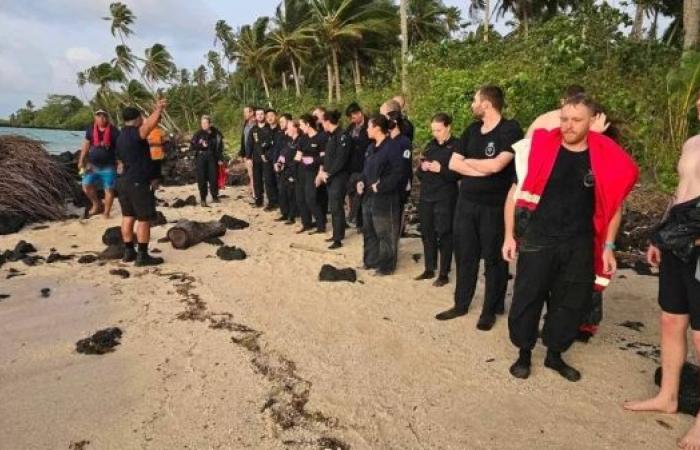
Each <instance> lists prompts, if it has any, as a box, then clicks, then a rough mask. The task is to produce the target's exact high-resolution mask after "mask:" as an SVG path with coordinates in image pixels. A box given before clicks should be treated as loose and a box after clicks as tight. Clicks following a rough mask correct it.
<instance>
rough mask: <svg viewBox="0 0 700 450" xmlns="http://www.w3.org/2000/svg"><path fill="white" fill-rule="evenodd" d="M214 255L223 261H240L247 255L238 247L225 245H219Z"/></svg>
mask: <svg viewBox="0 0 700 450" xmlns="http://www.w3.org/2000/svg"><path fill="white" fill-rule="evenodd" d="M216 256H218V257H219V258H221V259H223V260H224V261H240V260H243V259H246V258H247V255H246V253H245V251H243V249H240V248H238V247H229V246H227V245H225V246H223V247H219V249H218V250H217V251H216Z"/></svg>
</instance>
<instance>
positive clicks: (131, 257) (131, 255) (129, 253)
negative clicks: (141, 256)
mask: <svg viewBox="0 0 700 450" xmlns="http://www.w3.org/2000/svg"><path fill="white" fill-rule="evenodd" d="M135 260H136V250H134V244H133V243H129V244H124V257H123V258H122V262H125V263H129V262H134V261H135Z"/></svg>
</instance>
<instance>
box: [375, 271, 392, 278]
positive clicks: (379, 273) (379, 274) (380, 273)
mask: <svg viewBox="0 0 700 450" xmlns="http://www.w3.org/2000/svg"><path fill="white" fill-rule="evenodd" d="M392 273H393V272H392V271H389V270H382V269H377V270H375V271H374V276H375V277H388V276H389V275H391V274H392Z"/></svg>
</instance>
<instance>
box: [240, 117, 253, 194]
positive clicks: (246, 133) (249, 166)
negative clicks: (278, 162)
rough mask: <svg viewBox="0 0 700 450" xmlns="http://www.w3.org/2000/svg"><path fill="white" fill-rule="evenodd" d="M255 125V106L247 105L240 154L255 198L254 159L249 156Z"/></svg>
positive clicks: (249, 186) (251, 192)
mask: <svg viewBox="0 0 700 450" xmlns="http://www.w3.org/2000/svg"><path fill="white" fill-rule="evenodd" d="M254 126H255V107H253V106H251V105H246V106H244V107H243V130H242V132H241V149H240V150H239V151H238V156H239V157H240V158H241V159H243V160H244V161H245V168H246V170H247V171H248V179H249V180H250V182H249V184H248V188H249V189H250V196H251V197H252V198H253V199H255V192H254V189H253V160H252V158H250V157H249V156H248V153H247V149H248V138H249V137H250V130H251V129H252V128H253V127H254Z"/></svg>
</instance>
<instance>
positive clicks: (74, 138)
mask: <svg viewBox="0 0 700 450" xmlns="http://www.w3.org/2000/svg"><path fill="white" fill-rule="evenodd" d="M6 134H18V135H20V136H26V137H28V138H32V139H36V140H37V141H41V142H42V143H43V144H44V148H46V150H47V151H48V152H49V153H51V154H55V155H57V154H60V153H63V152H66V151H68V152H75V151H76V150H80V146H81V145H82V143H83V140H84V139H85V132H84V131H66V130H46V129H43V128H12V127H0V136H3V135H6Z"/></svg>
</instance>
